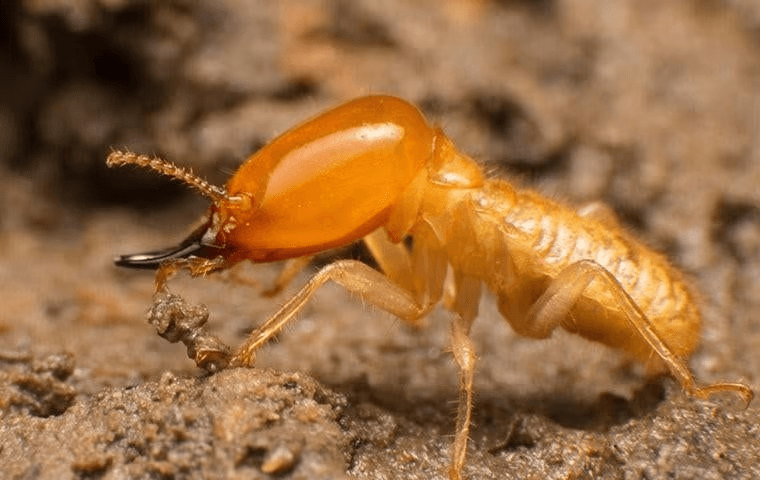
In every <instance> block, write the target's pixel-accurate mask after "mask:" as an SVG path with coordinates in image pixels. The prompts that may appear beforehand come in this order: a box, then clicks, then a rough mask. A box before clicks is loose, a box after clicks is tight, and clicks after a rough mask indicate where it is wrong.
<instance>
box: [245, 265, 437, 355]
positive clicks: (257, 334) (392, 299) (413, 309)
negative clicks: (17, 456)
mask: <svg viewBox="0 0 760 480" xmlns="http://www.w3.org/2000/svg"><path fill="white" fill-rule="evenodd" d="M330 280H332V281H334V282H336V283H338V284H340V285H342V286H343V287H344V288H345V289H346V290H348V291H349V292H351V293H354V294H356V295H358V296H359V297H360V298H361V299H362V300H364V301H366V302H368V303H371V304H372V305H375V306H376V307H378V308H380V309H382V310H385V311H386V312H389V313H392V314H393V315H396V316H397V317H399V318H401V319H402V320H404V321H407V322H409V323H412V324H414V323H416V322H417V320H418V319H419V318H420V317H422V316H423V315H424V314H425V313H427V311H428V310H429V309H430V307H429V306H423V305H420V304H419V303H418V302H417V301H416V300H415V299H414V297H413V296H412V295H411V294H410V293H409V292H408V291H407V290H404V289H403V288H401V287H400V286H398V285H396V284H395V283H393V282H392V281H391V280H390V279H389V278H388V277H386V276H385V275H383V274H382V273H380V272H378V271H377V270H374V269H372V268H371V267H369V266H367V265H365V264H363V263H361V262H358V261H356V260H340V261H337V262H334V263H331V264H330V265H327V266H326V267H324V268H322V270H320V271H319V272H317V273H316V274H315V275H314V276H313V277H312V278H311V280H309V282H308V283H307V284H306V285H305V286H304V287H303V288H302V289H301V290H300V291H299V292H298V293H296V294H295V295H293V297H291V299H290V300H288V301H287V303H285V305H283V306H282V307H281V308H280V310H278V311H277V312H276V313H275V314H274V315H272V316H271V317H270V318H269V320H267V321H266V322H265V323H264V324H263V325H261V326H260V327H259V328H257V329H256V330H254V331H253V332H252V333H251V335H250V336H249V337H248V339H247V340H246V341H245V343H244V344H243V345H242V346H241V347H240V349H239V350H238V352H237V353H236V354H235V356H234V357H233V358H232V364H233V365H240V366H251V365H253V363H254V362H255V355H256V350H257V349H258V348H259V347H261V346H262V345H263V344H264V343H266V342H267V341H268V340H269V339H271V338H272V337H274V336H275V335H277V333H278V332H280V330H282V328H283V327H284V326H285V324H287V323H288V322H289V321H290V320H292V319H293V318H294V317H295V315H296V314H297V313H298V312H299V310H301V308H303V306H304V304H305V303H306V302H307V301H308V300H309V298H311V296H312V295H313V294H314V292H315V291H316V290H317V289H318V288H319V287H321V286H322V285H324V284H325V283H326V282H328V281H330Z"/></svg>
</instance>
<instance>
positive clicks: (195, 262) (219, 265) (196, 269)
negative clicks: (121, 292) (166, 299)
mask: <svg viewBox="0 0 760 480" xmlns="http://www.w3.org/2000/svg"><path fill="white" fill-rule="evenodd" d="M229 266H230V265H229V264H228V263H227V262H226V261H225V260H224V258H223V257H216V258H213V259H208V258H200V257H190V258H180V259H176V260H171V261H168V262H165V263H162V264H161V266H159V267H158V270H157V271H156V278H155V279H154V281H153V283H154V286H155V292H156V294H159V293H167V292H168V289H167V286H166V285H167V283H169V280H170V279H171V278H172V277H173V276H174V275H176V274H177V272H179V271H180V270H182V269H183V268H185V269H187V270H188V271H189V272H190V275H192V276H193V277H200V276H203V275H206V274H209V273H211V272H213V271H216V270H223V269H225V268H228V267H229Z"/></svg>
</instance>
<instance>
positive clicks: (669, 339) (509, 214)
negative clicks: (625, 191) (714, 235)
mask: <svg viewBox="0 0 760 480" xmlns="http://www.w3.org/2000/svg"><path fill="white" fill-rule="evenodd" d="M471 202H472V204H473V205H475V209H476V213H475V214H474V215H473V216H470V218H471V221H472V222H473V223H474V225H472V226H471V228H473V229H475V230H476V231H487V227H485V226H484V225H486V224H491V225H499V226H500V227H501V228H500V229H498V231H499V232H500V233H498V234H496V235H484V238H480V239H478V240H477V241H479V242H480V243H481V245H480V248H483V249H485V250H487V251H490V254H491V256H498V255H505V254H506V255H510V256H511V257H512V262H513V264H514V265H515V266H516V271H515V272H512V273H513V274H514V275H518V276H520V278H517V279H514V281H513V282H514V283H513V282H505V281H496V280H495V279H494V278H493V277H494V276H498V272H491V273H488V274H485V275H484V277H488V278H483V280H484V281H485V282H486V283H487V284H489V285H490V286H491V289H492V290H494V291H495V293H496V294H497V295H515V293H514V292H513V291H519V288H513V289H512V290H513V291H499V290H502V289H503V288H502V287H500V285H505V284H509V283H512V284H513V285H516V286H518V287H519V285H522V284H524V283H526V282H531V281H532V282H536V283H540V282H542V281H543V282H545V283H548V282H550V281H551V279H553V278H555V277H556V275H557V274H558V273H559V272H560V271H562V270H563V269H564V268H566V267H568V266H569V265H572V264H573V263H576V262H578V261H580V260H592V261H594V262H596V263H598V264H599V265H601V266H602V267H603V268H605V269H606V270H607V271H609V272H610V273H611V274H612V275H613V276H614V277H615V278H616V279H617V281H618V282H619V283H620V285H621V286H622V287H623V289H624V290H625V292H626V293H627V294H628V295H629V296H630V297H631V299H632V300H633V301H634V303H635V304H636V305H637V306H638V308H639V309H640V310H641V311H642V312H643V313H644V314H645V315H646V316H647V318H648V319H649V320H650V321H651V322H652V324H653V325H654V326H655V329H656V330H657V331H658V332H659V333H660V334H661V335H662V336H663V337H664V339H665V341H666V343H667V344H668V345H669V346H671V348H673V350H674V351H676V352H678V353H681V354H688V353H690V352H691V350H693V348H694V347H695V346H696V341H697V340H696V336H695V335H686V336H684V335H683V333H684V332H692V331H695V330H696V331H698V324H699V321H700V319H699V312H698V310H697V308H696V306H695V301H694V297H693V294H692V292H691V289H690V287H689V286H688V285H687V284H686V282H685V281H684V279H683V276H682V275H681V274H680V272H679V271H678V270H676V269H675V268H673V267H672V266H671V265H670V264H669V263H668V262H667V260H666V259H665V258H664V257H663V256H662V255H660V254H658V253H656V252H654V251H652V250H650V249H649V248H647V247H646V246H644V245H643V244H641V243H640V242H638V241H637V240H635V239H634V238H632V237H631V236H630V235H629V234H627V233H626V232H625V231H623V230H622V229H621V228H620V227H619V226H618V225H617V224H616V223H615V222H614V221H612V220H609V219H608V220H603V219H595V218H589V217H583V216H580V215H579V214H578V213H577V212H575V211H574V210H571V209H570V208H569V207H566V206H563V205H561V204H558V203H556V202H553V201H551V200H549V199H547V198H546V197H544V196H540V195H538V194H536V193H534V192H531V191H518V190H515V189H514V188H513V187H512V186H511V185H509V184H506V183H504V182H501V181H489V182H487V183H486V185H485V186H484V187H483V188H482V189H480V190H478V191H477V192H473V194H472V200H471ZM478 224H480V225H478ZM489 236H492V237H493V238H485V237H489ZM542 278H543V279H544V280H541V279H542ZM505 290H507V289H505ZM584 297H585V298H587V299H589V300H591V301H594V302H596V303H597V304H598V305H601V306H602V307H603V308H604V309H605V311H606V313H605V314H604V315H605V316H606V317H608V322H610V323H616V324H620V326H621V328H624V327H625V325H626V320H625V318H621V315H622V313H621V311H620V309H619V308H617V306H616V303H615V300H614V297H613V296H612V295H611V294H610V292H609V289H608V288H606V287H605V286H604V285H603V284H602V283H601V282H593V283H592V284H591V285H590V286H589V288H587V289H586V291H584ZM516 300H517V301H518V302H519V301H521V300H523V299H516ZM589 311H590V310H589ZM586 313H587V311H585V310H580V307H579V310H577V311H575V313H574V316H581V318H576V319H575V321H577V322H580V323H581V325H579V328H578V332H579V333H581V334H582V335H584V336H589V337H590V338H591V337H592V336H593V332H588V333H589V334H588V335H586V334H585V333H584V332H583V331H582V330H583V328H582V327H583V325H582V323H583V321H584V318H582V316H583V315H585V314H586ZM596 323H597V320H596V319H589V324H596ZM610 326H612V325H610ZM695 326H696V327H697V328H696V329H695V328H694V327H695ZM625 328H627V327H625ZM682 337H683V338H682ZM686 337H688V338H686ZM595 339H596V338H595ZM605 343H609V342H605Z"/></svg>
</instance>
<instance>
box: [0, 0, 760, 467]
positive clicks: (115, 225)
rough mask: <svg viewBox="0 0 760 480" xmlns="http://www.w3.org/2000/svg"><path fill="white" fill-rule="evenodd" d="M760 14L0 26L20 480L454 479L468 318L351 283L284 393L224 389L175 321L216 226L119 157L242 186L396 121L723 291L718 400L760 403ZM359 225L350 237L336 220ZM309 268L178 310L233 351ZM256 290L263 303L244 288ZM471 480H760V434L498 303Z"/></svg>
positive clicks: (10, 351)
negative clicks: (591, 212)
mask: <svg viewBox="0 0 760 480" xmlns="http://www.w3.org/2000/svg"><path fill="white" fill-rule="evenodd" d="M758 32H760V4H758V3H757V2H754V1H750V0H725V1H698V0H672V1H668V2H659V1H634V0H623V1H617V2H609V1H606V0H565V1H559V0H557V1H551V0H543V1H533V2H529V1H519V0H516V1H495V0H492V1H486V0H481V1H477V0H472V1H464V0H437V1H432V0H418V1H414V2H408V1H406V2H405V1H399V0H393V1H389V2H370V1H367V0H359V1H341V0H294V1H290V2H271V1H266V0H262V1H251V0H216V1H211V2H193V1H189V0H187V1H186V0H171V1H167V2H146V1H140V0H107V1H106V0H98V1H95V0H65V1H64V0H47V1H25V2H21V1H18V0H17V1H11V2H5V4H4V6H3V12H2V14H1V15H0V38H1V41H0V81H1V82H2V86H3V88H1V89H0V172H1V173H0V205H1V206H2V207H1V208H0V298H2V299H3V302H2V308H1V309H0V477H2V478H13V479H31V478H38V479H68V478H77V479H79V478H81V479H95V478H98V479H122V478H125V479H126V478H146V479H148V478H150V479H153V478H164V479H166V478H177V479H184V478H192V479H194V478H229V479H237V478H240V479H243V478H246V479H249V478H251V479H253V478H262V479H266V478H293V479H306V478H308V479H320V478H324V479H339V478H358V479H428V478H441V477H443V476H445V474H446V472H447V465H448V461H449V451H450V442H451V439H452V434H453V431H454V412H455V401H456V399H457V377H456V369H455V368H454V365H453V362H452V360H451V356H450V353H449V352H448V325H449V320H450V317H449V315H448V314H447V313H446V312H445V311H444V310H443V309H439V310H436V311H434V312H433V313H432V314H431V315H430V316H429V318H428V319H427V322H426V325H425V326H424V327H423V328H422V329H419V330H415V329H412V328H409V327H408V326H406V325H404V324H403V323H402V322H400V321H399V320H397V319H394V318H392V317H391V316H390V315H387V314H384V313H382V312H377V311H374V310H373V309H371V308H368V307H367V306H365V305H362V304H361V302H358V301H356V299H353V298H351V297H350V295H348V294H346V293H345V292H344V291H343V290H342V289H341V288H339V287H336V286H332V285H330V286H326V287H325V288H323V289H322V290H321V291H320V292H319V293H318V294H317V295H316V297H315V298H314V299H313V301H311V302H309V303H308V305H307V306H306V308H305V309H304V311H303V312H302V314H301V315H300V318H299V320H298V321H297V322H294V323H293V324H292V325H291V326H290V327H289V328H288V329H287V330H286V332H284V333H283V334H282V335H280V337H279V339H278V342H276V343H273V344H271V345H268V346H267V347H266V348H264V349H262V350H261V351H260V353H259V355H258V362H257V367H258V368H256V369H229V370H224V371H221V372H219V373H216V374H207V373H205V372H204V371H202V370H200V369H198V368H197V367H196V366H195V365H194V363H193V362H192V361H191V360H189V359H188V358H187V356H186V352H185V349H184V347H182V346H181V345H177V344H170V343H168V342H166V341H165V340H164V339H162V338H160V337H158V336H157V335H156V334H155V331H154V328H153V327H151V326H150V325H148V324H147V323H146V320H145V314H146V311H147V310H148V308H149V307H150V305H151V298H152V293H153V277H152V275H151V273H150V272H145V271H132V270H124V269H119V268H117V267H115V266H114V265H113V263H112V260H113V257H114V256H115V255H118V254H124V253H135V252H141V251H148V250H151V249H156V248H161V247H165V246H170V245H172V244H176V243H177V242H179V241H180V240H181V239H183V238H184V236H185V235H186V234H187V233H189V232H190V231H191V228H192V225H193V224H194V222H195V221H197V219H198V218H199V217H200V216H201V214H202V213H203V212H204V211H205V209H206V206H207V205H206V203H205V201H204V200H203V199H201V198H198V197H197V196H195V195H194V194H193V193H192V192H188V191H187V188H185V187H184V186H181V185H177V184H176V183H172V182H170V181H166V180H164V179H161V178H157V176H155V175H152V174H150V173H145V172H140V171H136V170H135V169H129V168H122V169H117V170H109V169H107V168H106V167H105V164H104V159H105V157H106V156H107V155H108V153H109V151H110V150H111V149H112V148H127V149H129V150H132V151H135V152H140V153H150V154H159V155H161V156H162V157H164V158H167V159H170V160H172V161H175V162H176V163H178V164H181V165H186V166H191V167H193V169H194V170H195V171H196V172H199V173H200V174H202V175H204V176H205V177H207V178H209V179H210V180H211V181H212V182H214V183H217V184H222V183H223V182H224V181H225V179H226V178H227V177H228V176H229V175H230V174H231V173H232V172H234V171H235V169H236V168H237V166H238V165H239V164H240V163H241V162H242V161H244V159H245V158H246V157H247V156H248V155H249V154H250V153H252V152H254V151H256V150H257V149H258V148H260V147H261V146H262V145H263V144H264V143H265V142H267V141H268V140H269V139H271V138H273V137H274V136H275V135H277V134H278V133H281V132H283V131H284V130H286V129H287V128H289V127H290V126H292V125H294V124H297V123H299V122H300V121H302V120H304V119H305V118H308V117H310V116H312V115H315V114H316V113H318V112H319V111H321V110H322V109H324V108H327V107H329V106H332V105H336V104H338V103H340V102H342V101H345V100H348V99H351V98H354V97H356V96H360V95H365V94H368V93H381V92H382V93H389V94H394V95H397V96H400V97H403V98H405V99H408V100H409V101H411V102H412V103H414V104H416V105H419V107H420V109H421V110H422V111H423V112H424V113H425V114H426V116H427V117H428V118H430V119H431V121H432V122H434V123H436V124H439V125H441V126H442V127H443V128H444V129H445V131H446V132H447V133H448V135H449V136H450V137H451V138H452V139H453V140H454V141H455V142H456V143H457V144H458V146H459V147H460V148H461V149H462V150H463V151H465V152H467V153H468V154H470V155H471V156H473V157H474V158H477V159H479V161H481V162H482V163H483V165H484V168H485V169H486V170H487V171H488V172H489V174H492V175H494V176H500V177H504V178H511V179H514V181H515V182H517V183H519V184H521V185H527V186H530V187H532V188H536V189H538V190H540V191H541V192H543V193H544V194H546V195H548V196H551V197H553V198H559V199H563V200H565V201H567V202H570V203H573V204H577V205H582V204H584V203H587V202H590V201H595V200H602V201H604V202H605V203H607V204H608V205H610V206H611V207H612V208H613V209H614V210H615V212H616V213H617V214H618V216H619V217H620V220H621V222H622V223H623V224H625V225H626V228H628V229H629V230H630V231H632V232H634V233H635V234H637V235H638V236H640V237H641V238H642V239H643V240H644V241H645V242H647V243H648V244H650V245H652V246H653V247H654V248H656V249H658V250H660V251H662V252H663V253H665V254H667V255H668V257H669V258H671V259H672V261H673V262H674V263H675V264H677V265H679V266H680V268H682V269H683V270H684V271H685V272H686V273H687V274H688V275H689V276H690V277H691V278H692V279H693V281H694V284H695V285H696V286H697V287H698V289H699V290H700V291H701V292H702V296H703V298H702V310H703V314H704V325H703V331H702V336H703V341H702V346H701V348H700V349H699V350H698V351H697V353H696V354H695V355H694V357H693V358H692V359H691V367H692V368H693V371H694V373H695V375H696V377H697V378H698V380H699V381H700V382H701V383H709V382H716V381H742V382H746V383H747V384H749V385H750V386H752V387H753V388H754V389H755V390H756V391H758V389H760V353H759V352H760V322H758V319H757V312H758V308H759V307H760V122H759V121H758V119H760V35H758ZM336 214H340V212H336ZM339 257H357V258H366V252H364V251H363V250H362V248H361V247H359V246H347V247H346V248H344V249H341V250H339V251H337V252H329V253H327V254H326V255H325V256H323V257H321V258H320V259H319V260H318V261H317V262H316V265H314V266H313V267H311V268H310V269H308V270H307V271H305V272H304V273H303V274H302V275H301V276H300V277H298V278H297V279H296V281H295V282H294V283H293V285H292V286H290V287H289V288H288V289H287V290H286V291H285V292H283V293H281V294H280V295H278V296H277V297H275V298H273V299H272V298H265V297H263V296H262V295H261V293H262V292H263V291H264V290H266V289H267V288H268V286H270V285H271V283H272V281H273V279H274V278H275V276H276V275H277V272H278V271H279V269H280V268H281V265H278V264H276V265H249V264H246V265H242V266H240V267H239V268H236V269H235V270H234V274H220V275H212V276H210V277H208V278H204V279H190V278H188V277H187V276H184V275H181V276H180V277H179V278H177V279H176V281H173V282H172V284H171V289H172V291H173V292H174V293H177V294H179V295H181V297H182V298H184V299H185V300H186V301H187V302H189V303H191V304H196V305H206V306H207V308H208V310H209V312H210V319H209V324H208V328H209V330H210V331H213V332H214V333H215V334H217V335H219V336H220V337H221V338H223V339H224V340H225V341H226V342H228V343H229V344H232V345H237V344H239V343H240V342H241V341H242V339H243V338H244V336H245V334H246V333H247V332H249V331H250V330H251V329H252V328H253V327H254V326H255V325H257V324H259V323H260V322H262V321H263V320H264V319H265V318H266V317H267V316H268V315H269V314H271V313H272V312H273V311H275V310H276V308H277V306H278V305H281V304H282V303H283V302H284V301H285V300H286V299H287V298H288V296H289V294H292V293H293V291H295V289H297V288H298V287H299V286H300V285H302V284H303V283H304V282H305V281H306V279H307V278H308V276H309V275H311V274H313V272H314V269H315V268H318V267H319V266H321V265H324V264H326V263H328V262H330V261H332V260H334V259H335V258H339ZM240 278H244V279H246V281H241V280H240ZM480 310H481V313H480V315H479V318H478V320H477V321H476V323H475V325H474V329H473V339H474V342H475V345H476V347H477V349H478V354H479V363H478V370H477V377H476V382H475V383H476V385H475V390H476V392H477V397H476V405H475V409H474V422H473V431H472V435H471V442H470V447H469V451H468V460H467V465H466V468H465V474H466V476H467V478H470V479H503V478H521V479H532V478H536V479H544V478H548V479H560V478H562V479H564V478H602V479H619V478H626V479H635V478H648V479H664V478H677V479H696V478H699V479H722V478H739V479H743V478H746V479H750V478H760V461H759V460H758V459H759V458H760V407H758V402H757V401H755V402H754V403H752V404H751V405H750V406H749V408H747V409H744V408H743V406H742V405H741V402H739V401H737V400H736V399H735V398H734V397H733V396H732V395H719V396H716V397H714V398H711V399H710V400H706V401H705V400H697V399H693V398H689V397H687V396H685V395H684V394H683V393H682V392H681V391H680V388H679V387H678V386H677V384H675V382H674V381H672V380H671V379H668V378H654V379H651V378H648V377H647V376H646V374H645V371H644V369H643V368H642V367H641V366H640V365H638V364H636V363H634V362H631V361H630V360H628V359H627V358H625V357H624V356H623V355H621V354H620V353H619V352H616V351H613V350H610V349H607V348H605V347H603V346H600V345H597V344H592V343H589V342H587V341H585V340H582V339H579V338H577V337H575V336H572V335H569V334H566V333H562V332H557V333H555V334H554V335H553V336H552V337H551V338H550V339H548V340H545V341H535V340H530V339H525V338H521V337H519V336H518V335H516V334H515V333H514V332H512V331H511V330H510V329H509V327H508V325H507V323H506V322H505V321H504V320H503V319H502V318H501V316H500V315H499V313H498V311H497V309H496V307H495V305H494V301H493V298H492V297H491V296H490V295H486V296H484V298H483V301H482V303H481V308H480Z"/></svg>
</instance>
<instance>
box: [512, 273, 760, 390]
mask: <svg viewBox="0 0 760 480" xmlns="http://www.w3.org/2000/svg"><path fill="white" fill-rule="evenodd" d="M592 281H597V282H601V284H603V285H604V287H605V289H606V290H607V292H608V293H610V294H611V295H612V296H613V298H614V299H615V306H616V307H617V308H618V309H620V310H621V311H622V314H623V317H624V318H625V320H626V321H627V322H628V325H629V326H630V327H631V330H632V331H633V332H635V333H636V335H638V336H639V337H640V338H641V339H642V340H644V341H645V342H646V343H647V344H648V345H649V346H650V347H651V348H652V350H653V351H654V352H655V353H656V354H657V356H659V357H660V358H661V359H662V361H663V362H664V363H665V365H666V366H667V368H668V370H669V371H670V373H671V374H672V375H673V376H674V377H675V378H676V380H678V383H680V384H681V387H682V388H683V389H684V390H686V392H688V393H689V394H691V395H694V396H697V397H700V398H705V397H707V396H708V395H710V394H712V393H715V392H720V391H732V392H735V393H737V394H738V395H739V396H741V397H742V398H743V399H744V400H745V401H746V402H747V404H748V405H749V402H750V401H751V400H752V396H753V393H752V390H751V389H750V388H749V387H748V386H746V385H744V384H741V383H730V382H726V383H715V384H712V385H706V386H701V387H700V386H697V385H696V383H695V381H694V377H693V376H692V374H691V371H690V370H689V367H688V366H687V365H686V362H685V361H684V359H682V358H680V357H678V356H677V355H676V354H675V353H674V352H673V351H672V350H671V349H670V347H668V346H667V345H666V344H665V342H664V341H663V339H662V338H661V337H660V336H659V335H658V334H657V332H656V331H655V329H654V327H653V325H652V322H650V320H649V319H648V318H647V317H646V315H645V314H644V313H643V312H642V311H641V309H640V308H639V307H638V305H636V303H635V302H634V300H633V299H632V298H631V297H630V295H628V293H626V291H625V290H624V289H623V286H622V285H620V282H618V280H617V279H616V278H615V276H614V275H612V274H611V273H610V272H609V271H608V270H606V269H605V268H604V267H602V266H601V265H599V264H598V263H596V262H594V261H591V260H581V261H579V262H576V263H574V264H572V265H570V266H568V267H566V268H565V269H564V270H562V271H561V272H560V273H559V274H558V275H557V276H556V277H555V278H554V280H552V281H551V283H550V284H549V285H548V287H547V288H546V290H545V291H544V292H543V294H542V295H541V296H540V297H539V298H538V300H536V302H535V303H534V304H533V305H532V306H531V307H530V308H529V309H528V311H527V312H525V313H524V314H523V313H522V312H516V311H515V310H516V307H515V306H514V304H512V303H510V301H509V299H508V298H505V297H502V298H500V299H499V300H500V308H501V309H502V312H503V313H504V314H505V316H507V318H508V320H509V322H510V324H511V325H512V326H513V327H514V329H515V331H517V332H518V333H520V334H521V335H525V336H529V337H533V338H546V337H548V336H549V335H550V334H551V332H552V331H553V330H554V329H555V328H557V327H558V326H560V325H561V322H562V321H563V320H565V319H566V318H567V317H568V315H569V314H570V310H571V309H572V308H573V306H574V305H575V304H576V303H577V301H578V300H579V299H580V297H581V296H582V295H583V292H584V291H585V290H586V288H587V287H588V286H589V284H591V282H592Z"/></svg>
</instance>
